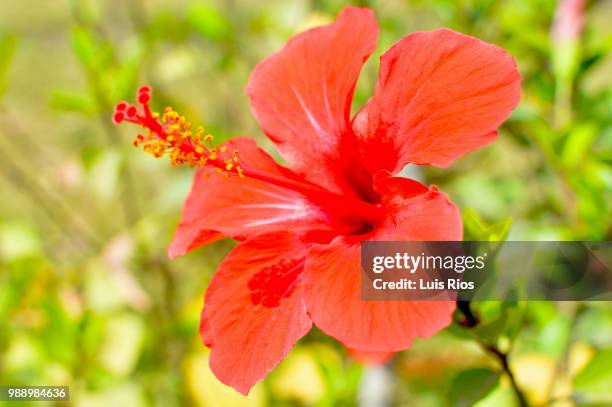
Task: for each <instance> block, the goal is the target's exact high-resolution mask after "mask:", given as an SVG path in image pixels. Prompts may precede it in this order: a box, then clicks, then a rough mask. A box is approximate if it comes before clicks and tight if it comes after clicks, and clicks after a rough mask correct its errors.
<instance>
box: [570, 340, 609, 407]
mask: <svg viewBox="0 0 612 407" xmlns="http://www.w3.org/2000/svg"><path fill="white" fill-rule="evenodd" d="M610 366H612V348H607V349H603V350H601V351H599V352H598V353H597V354H596V355H595V357H594V358H593V360H591V362H590V363H589V364H588V365H587V366H586V367H585V368H584V370H582V372H580V373H579V374H578V375H577V376H576V378H575V380H574V389H575V392H576V396H577V398H578V399H579V400H585V401H609V402H612V369H610Z"/></svg>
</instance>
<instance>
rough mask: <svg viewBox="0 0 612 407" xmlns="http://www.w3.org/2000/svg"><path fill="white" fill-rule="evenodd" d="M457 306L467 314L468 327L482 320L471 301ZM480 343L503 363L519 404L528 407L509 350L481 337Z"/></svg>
mask: <svg viewBox="0 0 612 407" xmlns="http://www.w3.org/2000/svg"><path fill="white" fill-rule="evenodd" d="M457 308H458V309H459V311H461V313H463V315H464V316H465V321H464V323H463V325H464V326H466V327H468V328H474V327H476V326H477V325H478V324H479V322H480V321H479V319H478V317H477V316H476V315H474V313H473V312H472V309H471V307H470V302H469V301H457ZM478 343H479V344H480V346H482V347H483V348H484V349H485V350H486V351H487V352H489V353H490V354H491V355H493V356H495V358H496V359H497V360H498V361H499V363H500V364H501V366H502V369H503V370H504V372H505V373H506V374H507V375H508V377H509V378H510V384H511V385H512V390H514V394H515V395H516V398H517V401H518V403H519V405H520V406H521V407H528V406H529V404H528V403H527V399H526V398H525V395H524V394H523V392H522V390H521V389H520V388H519V387H518V384H517V382H516V379H515V377H514V374H513V373H512V370H510V365H509V363H508V353H507V352H502V351H501V350H499V349H498V348H497V347H496V346H495V345H492V344H490V343H486V342H484V341H482V340H480V339H478Z"/></svg>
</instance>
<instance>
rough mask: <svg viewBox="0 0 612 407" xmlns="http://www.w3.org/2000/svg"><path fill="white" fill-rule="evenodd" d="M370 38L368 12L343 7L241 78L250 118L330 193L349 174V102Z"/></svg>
mask: <svg viewBox="0 0 612 407" xmlns="http://www.w3.org/2000/svg"><path fill="white" fill-rule="evenodd" d="M377 37H378V25H377V24H376V20H375V18H374V15H373V13H372V11H370V10H368V9H362V8H353V7H349V8H346V9H345V10H344V11H343V12H342V13H340V15H339V16H338V18H337V20H336V22H335V23H333V24H330V25H327V26H323V27H319V28H315V29H312V30H309V31H307V32H304V33H302V34H300V35H297V36H295V37H294V38H292V39H291V40H290V41H289V42H288V43H287V45H286V46H285V47H284V48H283V49H282V50H280V51H279V52H277V53H275V54H273V55H272V56H270V57H269V58H267V59H265V60H264V61H262V62H261V63H259V64H258V65H257V67H255V69H254V71H253V73H252V75H251V78H250V80H249V85H248V88H247V93H248V95H249V98H250V100H251V106H252V109H253V112H254V114H255V116H256V117H257V120H258V121H259V124H260V125H261V128H262V129H263V131H264V132H265V133H266V134H267V135H268V137H269V138H270V139H271V140H272V141H273V142H274V143H275V144H276V146H277V148H278V150H279V151H280V153H281V155H282V156H283V157H284V158H285V159H286V160H287V161H288V162H289V163H291V165H292V168H295V169H296V170H298V171H300V172H302V173H305V174H306V175H307V177H308V178H309V179H310V180H312V181H315V180H316V181H317V183H319V184H322V185H324V186H326V187H328V188H329V189H332V190H334V189H335V190H337V189H339V188H342V185H340V187H338V184H341V183H342V182H344V180H343V178H342V174H339V172H342V171H348V170H349V169H350V161H351V159H352V158H354V157H355V155H353V156H352V157H350V155H351V154H350V152H351V151H354V152H355V154H356V149H355V148H354V140H353V135H352V132H351V126H350V122H349V115H350V109H351V100H352V97H353V90H354V88H355V83H356V82H357V77H358V76H359V71H360V70H361V67H362V65H363V63H364V62H365V60H366V59H367V58H368V57H369V55H370V54H371V53H372V52H373V51H374V50H375V48H376V40H377ZM349 146H352V149H351V148H349ZM342 150H343V151H342ZM354 167H355V165H354V164H353V168H354ZM338 168H341V171H339V170H338ZM353 172H354V169H353ZM348 175H350V174H348Z"/></svg>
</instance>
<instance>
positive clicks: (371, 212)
mask: <svg viewBox="0 0 612 407" xmlns="http://www.w3.org/2000/svg"><path fill="white" fill-rule="evenodd" d="M137 100H138V104H139V105H140V107H137V106H135V105H131V104H129V103H127V102H120V103H119V104H117V106H116V107H115V111H114V114H113V121H114V122H115V124H120V123H122V122H124V121H125V122H129V123H134V124H137V125H139V126H140V127H141V128H142V129H143V132H142V133H138V134H137V136H136V138H135V139H134V143H133V144H134V146H136V147H142V148H143V149H144V151H145V152H147V153H149V154H151V155H153V156H154V157H156V158H160V157H163V156H164V155H167V156H168V157H169V159H170V162H171V164H172V165H173V166H179V165H189V166H190V167H209V168H214V170H215V172H216V173H217V174H220V175H223V176H225V177H230V176H238V177H250V178H254V179H258V180H261V181H264V182H267V183H270V184H274V185H277V186H280V187H282V188H286V189H290V190H293V191H296V192H299V193H300V194H302V195H304V196H305V197H307V198H308V200H309V201H311V202H312V203H314V204H315V205H318V206H320V207H321V208H323V209H324V210H325V212H326V213H328V214H329V215H330V218H331V219H333V221H332V223H334V224H336V225H338V226H339V227H340V229H341V230H342V232H343V233H348V234H350V233H359V232H360V231H362V230H363V229H364V225H373V224H376V223H377V222H378V221H379V220H380V219H381V218H382V208H381V207H380V206H379V205H376V204H372V203H369V202H366V201H364V200H362V199H359V198H355V197H352V196H346V195H341V194H336V193H333V192H330V191H327V190H326V189H323V188H321V187H320V186H318V185H315V184H312V183H310V182H307V181H303V180H300V179H295V178H290V177H281V176H278V175H275V174H272V173H270V172H265V171H261V170H258V169H257V168H253V167H251V166H249V165H248V163H246V162H243V161H242V160H241V158H240V152H239V151H238V150H237V149H231V151H230V149H229V147H228V146H226V145H220V146H217V147H215V145H214V144H213V141H214V137H213V136H212V135H211V134H206V133H205V130H204V128H203V127H201V126H200V127H197V128H196V129H195V130H192V126H191V123H190V122H189V121H187V120H186V119H185V117H184V116H181V115H179V114H178V113H177V112H175V111H174V110H173V109H172V108H170V107H167V108H166V109H165V110H164V112H163V114H162V115H160V114H159V113H155V112H152V111H151V109H150V106H149V102H150V100H151V89H150V88H149V87H148V86H143V87H141V88H140V89H139V90H138V96H137Z"/></svg>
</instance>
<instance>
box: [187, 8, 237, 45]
mask: <svg viewBox="0 0 612 407" xmlns="http://www.w3.org/2000/svg"><path fill="white" fill-rule="evenodd" d="M187 21H188V22H189V25H190V26H191V27H192V28H193V30H194V31H195V32H197V33H198V34H200V35H201V36H202V37H204V38H208V39H210V40H217V41H218V40H222V39H224V38H225V37H226V36H227V35H228V33H229V32H230V27H229V23H228V21H227V20H226V18H225V17H224V16H223V14H221V13H220V12H219V11H218V10H217V9H215V8H213V7H211V6H209V5H204V4H197V5H193V7H191V8H190V9H189V12H188V14H187Z"/></svg>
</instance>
